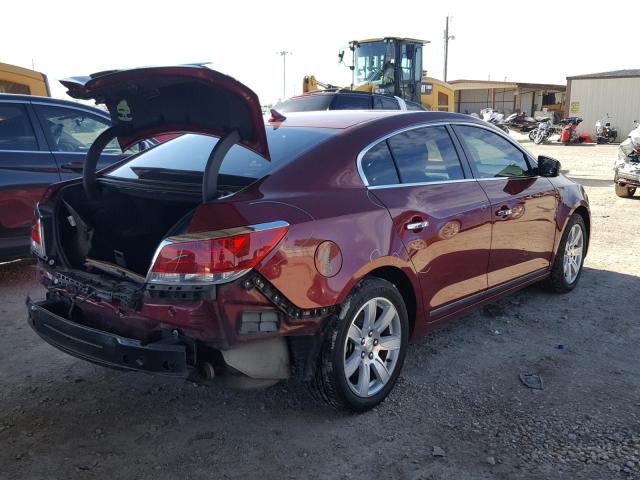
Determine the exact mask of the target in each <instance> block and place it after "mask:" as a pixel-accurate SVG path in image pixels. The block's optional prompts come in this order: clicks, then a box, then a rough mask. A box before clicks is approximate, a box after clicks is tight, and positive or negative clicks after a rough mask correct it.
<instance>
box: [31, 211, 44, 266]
mask: <svg viewBox="0 0 640 480" xmlns="http://www.w3.org/2000/svg"><path fill="white" fill-rule="evenodd" d="M31 251H32V252H33V253H35V254H36V255H37V256H39V257H42V258H44V256H45V251H44V234H43V231H42V221H41V220H40V216H39V215H38V213H37V210H36V213H35V214H34V216H33V220H32V221H31Z"/></svg>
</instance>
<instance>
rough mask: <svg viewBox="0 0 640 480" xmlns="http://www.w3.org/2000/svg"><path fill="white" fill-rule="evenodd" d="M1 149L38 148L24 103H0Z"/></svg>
mask: <svg viewBox="0 0 640 480" xmlns="http://www.w3.org/2000/svg"><path fill="white" fill-rule="evenodd" d="M0 150H38V144H37V142H36V137H35V134H34V132H33V127H32V126H31V122H30V121H29V117H28V116H27V112H26V110H25V108H24V106H23V105H19V104H15V103H14V104H6V105H0Z"/></svg>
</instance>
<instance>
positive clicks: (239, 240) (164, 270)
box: [147, 222, 289, 284]
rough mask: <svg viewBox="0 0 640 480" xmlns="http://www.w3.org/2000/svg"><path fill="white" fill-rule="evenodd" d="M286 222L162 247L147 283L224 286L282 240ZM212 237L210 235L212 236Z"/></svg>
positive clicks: (173, 242) (286, 228)
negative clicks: (219, 284)
mask: <svg viewBox="0 0 640 480" xmlns="http://www.w3.org/2000/svg"><path fill="white" fill-rule="evenodd" d="M288 229H289V226H288V224H285V222H276V223H273V224H262V225H255V226H252V227H248V228H247V230H248V231H247V232H243V233H238V234H235V235H226V236H220V237H215V238H204V239H197V240H193V241H171V240H167V241H166V242H165V244H164V245H161V247H160V251H159V252H158V253H157V255H156V258H155V261H154V263H153V266H152V267H151V270H150V271H149V275H148V276H147V282H150V283H161V284H167V283H169V284H172V283H183V284H189V283H225V282H230V281H232V280H235V279H236V278H239V277H240V276H242V275H244V274H245V273H246V272H247V271H248V270H250V269H252V268H253V267H255V266H256V265H257V264H258V263H260V261H262V259H264V257H266V256H267V254H269V252H271V251H272V250H273V249H274V247H275V246H276V245H277V244H278V243H279V242H280V240H282V238H283V237H284V236H285V234H286V233H287V230H288ZM212 237H213V235H212Z"/></svg>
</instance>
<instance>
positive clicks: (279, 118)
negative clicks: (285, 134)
mask: <svg viewBox="0 0 640 480" xmlns="http://www.w3.org/2000/svg"><path fill="white" fill-rule="evenodd" d="M286 119H287V117H285V116H284V115H283V114H281V113H280V112H279V111H277V110H276V109H275V108H272V109H271V118H270V119H269V122H284V121H285V120H286Z"/></svg>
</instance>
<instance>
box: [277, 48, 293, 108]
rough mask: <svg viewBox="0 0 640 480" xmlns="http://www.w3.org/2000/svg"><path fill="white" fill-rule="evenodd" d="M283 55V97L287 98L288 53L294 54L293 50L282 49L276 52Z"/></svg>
mask: <svg viewBox="0 0 640 480" xmlns="http://www.w3.org/2000/svg"><path fill="white" fill-rule="evenodd" d="M276 53H277V54H278V55H280V56H281V57H282V98H283V99H285V98H287V55H293V52H287V51H286V50H282V51H280V52H276Z"/></svg>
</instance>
